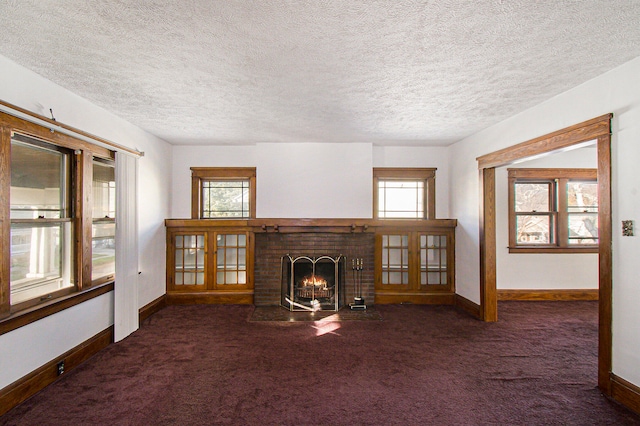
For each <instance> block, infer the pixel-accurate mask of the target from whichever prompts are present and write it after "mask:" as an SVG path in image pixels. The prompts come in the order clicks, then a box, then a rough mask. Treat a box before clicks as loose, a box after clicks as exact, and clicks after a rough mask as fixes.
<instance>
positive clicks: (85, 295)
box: [0, 281, 113, 335]
mask: <svg viewBox="0 0 640 426" xmlns="http://www.w3.org/2000/svg"><path fill="white" fill-rule="evenodd" d="M110 291H113V281H112V282H108V283H104V284H101V285H96V286H93V287H91V288H89V289H87V290H82V291H79V292H75V293H71V294H69V295H67V296H63V297H59V298H57V299H54V300H51V301H48V302H45V303H41V304H38V305H37V306H33V307H31V308H27V309H23V310H21V311H18V312H15V313H13V314H11V315H9V316H8V317H6V318H3V319H2V320H0V335H3V334H5V333H8V332H10V331H13V330H16V329H18V328H20V327H23V326H25V325H28V324H31V323H32V322H35V321H38V320H41V319H42V318H45V317H48V316H49V315H53V314H55V313H58V312H60V311H63V310H65V309H67V308H70V307H72V306H76V305H79V304H80V303H83V302H86V301H87V300H91V299H93V298H96V297H98V296H101V295H103V294H105V293H108V292H110Z"/></svg>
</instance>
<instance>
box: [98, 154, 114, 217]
mask: <svg viewBox="0 0 640 426" xmlns="http://www.w3.org/2000/svg"><path fill="white" fill-rule="evenodd" d="M115 217H116V177H115V167H113V165H111V164H105V163H102V162H97V161H94V163H93V218H94V219H98V218H100V219H102V218H111V219H114V218H115Z"/></svg>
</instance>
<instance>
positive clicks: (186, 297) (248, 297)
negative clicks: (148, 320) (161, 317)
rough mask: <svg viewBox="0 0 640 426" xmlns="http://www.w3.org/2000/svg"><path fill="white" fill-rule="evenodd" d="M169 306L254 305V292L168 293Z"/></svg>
mask: <svg viewBox="0 0 640 426" xmlns="http://www.w3.org/2000/svg"><path fill="white" fill-rule="evenodd" d="M166 300H167V305H195V304H209V305H216V304H219V305H227V304H229V305H231V304H232V305H253V290H251V291H216V292H206V291H201V292H195V291H194V292H189V293H179V292H175V291H174V292H171V293H167V298H166Z"/></svg>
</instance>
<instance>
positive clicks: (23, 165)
mask: <svg viewBox="0 0 640 426" xmlns="http://www.w3.org/2000/svg"><path fill="white" fill-rule="evenodd" d="M70 156H71V154H70V152H69V151H68V150H64V149H59V148H57V147H54V146H51V145H48V144H46V143H44V142H41V141H38V140H35V139H31V138H28V137H25V136H21V135H14V136H13V138H12V140H11V187H10V210H11V237H10V238H11V241H10V249H11V253H10V265H11V266H10V300H11V304H12V305H15V304H18V303H22V302H25V301H28V300H31V299H35V298H42V297H49V296H47V295H49V294H50V293H53V292H56V291H58V290H61V289H65V288H69V287H73V285H74V278H73V274H72V272H71V271H72V267H71V264H72V257H73V256H72V249H73V246H72V241H73V235H72V234H73V225H72V221H71V216H70V209H69V205H70V204H71V203H70V202H69V199H70V198H69V197H70V193H69V191H70V189H71V185H69V181H70V177H71V169H70V163H71V162H70Z"/></svg>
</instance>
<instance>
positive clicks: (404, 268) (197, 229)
mask: <svg viewBox="0 0 640 426" xmlns="http://www.w3.org/2000/svg"><path fill="white" fill-rule="evenodd" d="M165 223H166V226H167V301H168V302H169V303H239V304H253V303H254V284H255V277H254V265H255V263H254V257H255V256H259V255H260V254H259V253H256V250H255V239H256V236H257V235H261V234H270V233H271V234H272V233H284V234H297V235H303V234H304V235H307V236H309V237H308V238H306V237H305V239H308V240H310V241H316V243H315V244H316V245H318V246H321V245H322V244H323V243H325V240H324V239H323V240H322V241H319V240H314V239H313V238H315V237H314V235H327V234H335V233H339V234H342V235H345V236H346V235H349V234H362V233H367V234H369V235H372V238H371V241H372V242H373V241H374V238H373V236H375V243H374V244H369V245H367V246H366V247H364V246H363V247H361V248H360V249H358V250H356V252H354V253H351V257H359V258H362V257H364V258H366V257H367V256H363V252H365V251H366V250H371V252H370V253H371V256H370V257H369V258H368V259H369V261H368V264H365V265H363V266H364V268H365V269H366V270H370V271H373V274H372V275H373V276H372V278H373V279H372V280H371V281H369V282H370V283H371V286H372V288H373V290H375V294H374V300H371V298H368V300H367V302H368V303H377V304H384V303H441V304H453V303H454V298H455V226H456V221H455V220H452V219H438V220H435V219H434V220H418V221H408V220H407V221H404V220H397V221H391V220H354V221H351V220H349V219H326V220H323V219H300V220H295V219H264V220H261V219H250V220H203V219H168V220H167V221H166V222H165ZM372 245H375V247H372ZM344 248H345V247H343V246H341V247H337V246H336V247H333V246H331V247H330V248H327V250H329V251H330V252H331V253H326V254H331V255H334V254H336V255H338V254H345V255H347V256H346V257H349V254H348V253H340V251H341V250H342V249H344ZM265 249H266V250H272V251H273V248H265ZM279 250H280V249H279ZM351 250H352V251H353V250H354V249H353V247H352V248H351ZM333 252H335V253H333ZM286 254H288V253H286V252H283V253H278V257H277V258H278V259H280V258H281V257H282V256H284V255H286ZM264 255H266V253H263V256H264ZM348 262H349V259H347V264H349V263H348ZM371 262H372V263H373V264H371ZM369 268H371V269H369ZM260 274H261V275H260V277H262V278H261V279H262V280H263V281H265V280H266V281H269V282H271V281H274V282H275V283H276V285H277V286H278V288H279V287H280V284H279V283H280V282H281V276H280V275H281V265H279V264H278V265H271V267H267V268H266V269H265V270H264V271H262V272H260ZM369 276H370V277H371V275H369ZM265 277H266V278H265ZM347 281H348V280H347ZM347 283H348V284H349V283H350V281H348V282H347ZM270 291H272V289H268V290H267V292H270ZM277 291H279V290H277ZM277 300H279V298H278V299H277Z"/></svg>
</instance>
